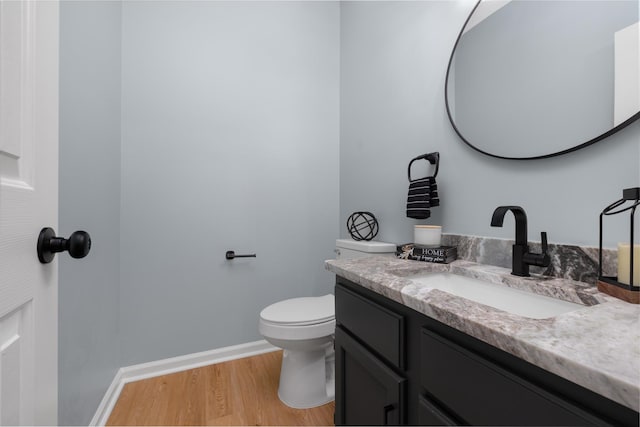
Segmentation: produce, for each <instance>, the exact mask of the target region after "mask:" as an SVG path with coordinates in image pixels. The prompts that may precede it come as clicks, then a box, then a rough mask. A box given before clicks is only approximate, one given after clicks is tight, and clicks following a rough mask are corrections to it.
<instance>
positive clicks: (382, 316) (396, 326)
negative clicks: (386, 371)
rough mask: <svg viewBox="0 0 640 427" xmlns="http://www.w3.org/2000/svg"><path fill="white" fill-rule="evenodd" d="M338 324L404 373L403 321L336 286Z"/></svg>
mask: <svg viewBox="0 0 640 427" xmlns="http://www.w3.org/2000/svg"><path fill="white" fill-rule="evenodd" d="M336 322H337V323H338V324H339V325H341V326H342V327H343V328H345V329H347V330H348V331H349V332H351V333H352V334H353V335H355V336H356V337H358V339H360V340H361V341H362V342H364V343H366V345H367V346H369V347H370V348H371V349H372V350H373V351H375V352H376V353H378V354H379V355H380V356H382V357H383V358H385V359H386V360H387V361H388V362H390V363H391V364H393V365H394V366H397V367H398V368H400V369H404V318H403V316H401V315H399V314H397V313H394V312H393V311H391V310H389V309H387V308H385V307H382V306H381V305H378V304H376V303H374V302H372V301H369V300H367V299H365V298H363V297H361V296H360V295H358V294H356V293H354V292H352V291H350V290H348V289H345V288H343V287H341V286H336Z"/></svg>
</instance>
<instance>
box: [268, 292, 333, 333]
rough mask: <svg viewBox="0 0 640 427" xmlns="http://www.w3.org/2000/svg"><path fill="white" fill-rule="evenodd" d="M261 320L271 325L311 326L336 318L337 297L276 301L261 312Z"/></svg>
mask: <svg viewBox="0 0 640 427" xmlns="http://www.w3.org/2000/svg"><path fill="white" fill-rule="evenodd" d="M260 320H261V321H264V322H266V323H269V324H271V325H274V326H276V325H282V326H311V325H318V324H322V323H326V322H331V321H333V320H335V298H334V296H333V295H332V294H329V295H324V296H321V297H304V298H291V299H287V300H284V301H280V302H276V303H274V304H271V305H270V306H268V307H266V308H265V309H264V310H262V311H261V312H260Z"/></svg>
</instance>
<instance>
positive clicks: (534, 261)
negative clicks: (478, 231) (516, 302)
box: [491, 206, 551, 277]
mask: <svg viewBox="0 0 640 427" xmlns="http://www.w3.org/2000/svg"><path fill="white" fill-rule="evenodd" d="M507 211H511V212H513V216H514V217H515V218H516V244H515V245H513V260H512V268H511V274H513V275H514V276H525V277H526V276H529V266H530V265H537V266H539V267H547V266H549V264H550V263H551V258H549V254H548V253H547V249H548V247H547V233H546V232H545V231H543V232H542V233H540V238H541V240H542V253H541V254H535V253H531V252H529V245H528V242H527V214H526V213H525V212H524V209H522V208H521V207H520V206H498V207H497V208H496V210H495V211H493V216H492V217H491V226H492V227H502V222H503V221H504V216H505V214H506V213H507Z"/></svg>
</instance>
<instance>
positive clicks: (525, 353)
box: [326, 258, 640, 426]
mask: <svg viewBox="0 0 640 427" xmlns="http://www.w3.org/2000/svg"><path fill="white" fill-rule="evenodd" d="M326 265H327V268H328V269H329V270H330V271H332V272H334V273H335V274H336V275H337V279H336V289H335V297H336V322H337V327H336V334H335V337H336V340H335V348H336V412H335V421H336V424H337V425H358V424H360V425H362V424H366V425H387V424H392V425H394V424H395V425H403V424H414V425H415V424H420V425H464V424H470V425H629V426H637V425H638V424H639V418H638V417H639V414H638V406H639V405H640V393H639V386H640V348H639V346H640V309H639V308H638V307H637V306H634V305H631V304H627V303H624V302H622V301H618V300H615V299H613V298H611V297H609V296H607V295H604V294H600V293H599V292H597V290H596V289H595V287H593V286H591V285H588V284H585V283H581V282H574V281H571V280H565V279H554V278H546V277H532V278H520V277H515V276H512V275H510V274H509V271H508V270H506V269H504V268H499V267H492V266H486V265H481V264H475V263H472V262H468V261H455V262H453V263H451V264H447V265H444V264H429V263H421V262H414V261H406V260H397V259H390V258H365V259H360V260H331V261H327V263H326ZM425 273H427V275H428V274H430V273H438V274H453V275H456V276H460V277H466V278H473V279H478V280H481V281H483V282H487V283H491V284H492V285H498V286H501V287H506V288H510V289H516V290H518V291H519V292H523V291H524V292H526V293H532V294H535V295H536V297H538V296H541V295H542V296H545V297H552V298H553V299H556V300H558V299H560V300H563V301H565V302H571V303H573V304H574V305H572V306H567V307H566V308H565V307H562V308H561V309H560V313H559V314H553V315H549V314H542V315H540V316H536V315H535V314H534V315H533V316H534V317H539V318H532V317H526V316H523V315H521V314H514V313H510V312H508V311H506V310H501V309H497V308H494V307H491V306H490V305H486V304H480V303H478V302H476V301H474V300H473V299H467V298H464V297H461V296H457V295H454V294H452V293H450V292H444V291H442V290H440V289H436V288H434V287H433V286H431V285H429V284H428V282H424V281H422V282H421V281H420V280H419V279H416V278H420V277H421V275H424V274H425ZM526 297H527V296H526V295H525V294H523V298H526ZM470 298H471V297H470ZM549 316H550V317H549Z"/></svg>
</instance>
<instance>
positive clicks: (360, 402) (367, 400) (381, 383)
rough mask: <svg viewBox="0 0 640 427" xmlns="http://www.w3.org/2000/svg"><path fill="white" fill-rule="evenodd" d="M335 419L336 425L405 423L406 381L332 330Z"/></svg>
mask: <svg viewBox="0 0 640 427" xmlns="http://www.w3.org/2000/svg"><path fill="white" fill-rule="evenodd" d="M335 336H336V340H335V347H336V385H337V388H336V416H335V422H336V424H340V425H399V424H403V423H405V422H406V413H405V412H406V409H405V389H406V382H407V381H406V379H405V378H403V377H401V376H399V375H398V374H396V373H395V372H394V371H393V370H392V369H391V368H389V367H388V366H387V365H386V364H385V363H384V362H382V361H381V360H379V359H378V358H377V357H375V356H374V355H373V354H372V353H370V352H369V351H368V350H367V349H366V348H364V347H363V346H362V345H360V344H359V343H358V342H357V341H356V340H355V339H353V338H352V337H351V336H350V335H349V334H348V333H347V332H344V331H343V329H342V328H341V327H337V328H336V334H335Z"/></svg>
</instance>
